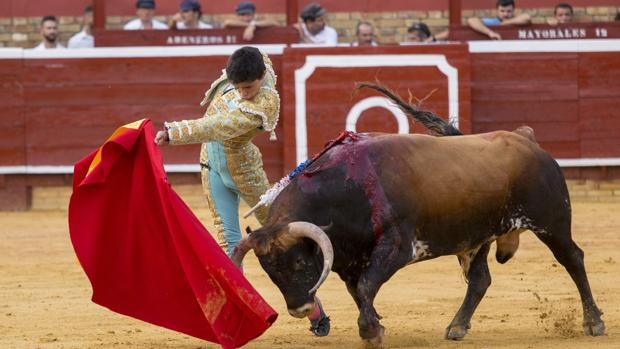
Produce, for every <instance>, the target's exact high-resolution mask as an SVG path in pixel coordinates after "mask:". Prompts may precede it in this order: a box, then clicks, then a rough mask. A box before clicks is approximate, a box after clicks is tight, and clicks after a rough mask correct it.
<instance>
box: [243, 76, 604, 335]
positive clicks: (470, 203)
mask: <svg viewBox="0 0 620 349" xmlns="http://www.w3.org/2000/svg"><path fill="white" fill-rule="evenodd" d="M359 87H360V88H372V89H374V90H377V91H379V92H381V93H383V94H385V95H386V96H387V97H389V98H390V99H391V100H392V101H393V102H394V103H395V104H396V105H397V106H398V107H399V108H401V109H402V110H403V111H404V112H406V113H407V114H408V115H410V116H411V117H413V119H414V120H415V121H417V122H420V123H422V124H423V125H424V126H425V127H427V128H428V129H429V130H431V131H432V133H434V136H433V135H420V134H406V135H403V134H381V133H376V134H354V133H349V134H345V135H343V136H342V137H340V138H339V139H338V140H336V141H334V142H332V144H330V145H329V146H328V147H327V148H326V149H325V150H324V151H323V152H322V154H320V156H318V157H316V158H315V159H314V160H313V161H312V162H311V163H310V165H308V166H307V167H306V168H305V169H304V170H303V171H302V172H301V173H300V174H298V175H297V176H296V177H295V178H294V179H293V180H292V181H291V182H290V184H288V186H287V187H286V188H284V190H283V191H282V192H281V193H280V194H279V196H278V197H277V198H276V199H275V201H274V202H273V203H272V205H271V208H270V211H269V217H268V219H267V221H266V224H265V225H264V226H263V227H261V228H260V229H257V230H256V231H254V232H251V231H249V233H250V234H248V236H246V237H245V238H244V239H242V241H241V242H240V243H239V244H238V246H237V248H236V249H235V251H234V254H233V257H232V258H233V261H234V262H235V263H237V265H241V263H242V260H243V257H244V256H245V255H246V253H247V252H248V251H249V250H253V251H254V253H255V254H256V256H257V258H258V260H259V262H260V265H261V266H262V268H263V269H264V270H265V271H266V272H267V274H268V275H269V277H270V278H271V280H272V281H273V282H274V283H275V284H276V285H277V287H278V288H279V289H280V291H281V292H282V294H283V296H284V299H285V301H286V305H287V308H288V311H289V313H290V314H291V315H292V316H295V317H304V316H306V315H308V313H309V312H310V311H311V310H312V309H313V308H314V299H315V298H314V294H315V292H316V290H317V289H318V288H319V286H320V285H321V283H323V281H324V280H325V279H326V277H327V275H328V273H329V271H330V270H333V271H334V272H336V273H337V274H338V275H339V276H340V278H341V279H342V280H343V281H344V283H345V284H346V287H347V290H348V291H349V293H350V294H351V296H352V297H353V300H354V301H355V304H356V305H357V307H358V308H359V317H358V321H357V323H358V326H359V335H360V337H361V338H362V339H364V340H367V341H368V342H369V343H371V344H375V345H378V344H380V343H381V341H382V338H383V335H384V327H383V326H382V325H381V324H380V322H379V320H380V319H381V317H380V316H379V315H378V314H377V311H376V310H375V307H374V305H373V301H374V299H375V297H376V295H377V292H378V290H379V288H380V287H381V285H383V284H384V283H385V282H386V281H388V280H389V279H390V277H391V276H392V275H394V273H395V272H396V271H398V270H399V269H400V268H403V267H404V266H406V265H409V264H413V263H417V262H421V261H425V260H429V259H433V258H437V257H439V256H445V255H456V256H457V257H458V261H459V263H460V265H461V268H462V269H463V273H464V275H465V277H466V280H467V281H468V283H467V292H466V295H465V298H464V301H463V303H462V305H461V307H460V308H459V309H458V311H457V313H456V315H455V316H454V318H453V319H452V321H451V322H450V324H449V325H448V327H447V328H446V331H445V338H446V339H455V340H458V339H462V338H464V336H465V335H466V333H467V330H468V329H469V328H470V320H471V318H472V315H473V313H474V311H475V309H476V307H477V306H478V304H479V303H480V301H481V300H482V298H483V296H484V294H485V292H486V290H487V288H488V287H489V286H490V284H491V275H490V273H489V268H488V265H487V255H488V253H489V247H490V245H491V243H493V242H496V244H497V252H496V255H495V257H496V260H497V261H498V262H499V263H506V262H507V261H508V260H509V259H510V258H511V257H512V256H513V255H514V253H515V252H516V250H517V248H518V245H519V234H520V233H522V232H523V231H525V230H530V231H532V232H533V233H534V234H535V235H536V236H537V237H538V238H539V239H540V240H541V241H542V242H543V243H544V244H545V245H546V246H547V247H548V248H549V249H550V250H551V252H552V253H553V255H554V257H555V258H556V259H557V261H558V262H559V263H560V264H562V265H563V266H564V268H565V269H566V271H567V272H568V273H569V274H570V276H571V278H572V279H573V281H574V282H575V284H576V286H577V289H578V291H579V294H580V296H581V303H582V306H583V329H584V333H585V334H586V335H592V336H600V335H603V334H604V332H605V325H604V322H603V321H602V319H601V314H602V313H601V311H600V310H599V308H598V307H597V306H596V304H595V302H594V299H593V297H592V292H591V290H590V286H589V283H588V279H587V275H586V271H585V267H584V260H583V257H584V254H583V251H582V250H581V249H580V248H579V247H578V246H577V244H576V243H575V242H574V241H573V240H572V237H571V205H570V199H569V194H568V190H567V188H566V182H565V179H564V177H563V175H562V172H561V170H560V167H559V166H558V164H557V163H556V161H555V160H554V159H553V158H552V157H551V156H550V155H549V154H548V153H547V152H546V151H544V150H543V149H542V148H540V147H539V146H538V144H537V143H536V141H535V138H534V133H533V131H532V129H530V128H529V127H521V128H519V129H517V130H516V131H514V132H508V131H497V132H490V133H484V134H477V135H462V134H461V132H460V131H459V130H458V129H456V128H455V127H453V126H452V125H450V124H449V123H447V122H445V121H444V120H443V119H441V118H439V117H438V116H436V115H435V114H433V113H430V112H427V111H422V110H420V109H419V108H418V107H416V106H413V105H411V104H409V103H406V102H404V101H403V100H402V99H400V98H399V97H398V96H397V95H396V94H394V93H393V92H391V91H390V90H388V89H386V88H384V87H383V86H380V85H377V84H367V83H364V84H361V85H360V86H359ZM438 136H439V137H438ZM441 136H457V137H441Z"/></svg>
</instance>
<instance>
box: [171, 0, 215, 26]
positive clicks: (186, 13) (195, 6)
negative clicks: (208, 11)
mask: <svg viewBox="0 0 620 349" xmlns="http://www.w3.org/2000/svg"><path fill="white" fill-rule="evenodd" d="M201 17H202V8H201V6H200V3H199V2H198V0H183V1H181V5H180V6H179V12H177V13H176V14H175V15H174V16H173V17H172V20H171V21H170V29H211V28H213V26H212V25H211V24H207V23H205V22H203V21H201V20H200V18H201Z"/></svg>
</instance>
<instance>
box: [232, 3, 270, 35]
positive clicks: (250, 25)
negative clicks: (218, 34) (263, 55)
mask: <svg viewBox="0 0 620 349" xmlns="http://www.w3.org/2000/svg"><path fill="white" fill-rule="evenodd" d="M235 13H236V14H237V16H236V18H231V19H227V20H225V21H224V28H235V27H243V28H245V29H244V30H243V40H246V41H251V40H252V39H254V32H255V31H256V28H264V27H273V26H277V25H278V22H276V21H274V20H270V19H262V20H259V19H257V17H256V5H254V3H252V2H240V3H239V4H237V7H235Z"/></svg>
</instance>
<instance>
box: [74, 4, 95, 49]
mask: <svg viewBox="0 0 620 349" xmlns="http://www.w3.org/2000/svg"><path fill="white" fill-rule="evenodd" d="M82 22H83V24H84V26H83V27H82V31H81V32H79V33H77V34H75V35H73V36H72V37H71V39H69V43H68V44H67V46H68V47H69V48H91V47H95V38H94V37H93V7H92V6H91V5H88V6H86V8H85V9H84V17H83V18H82Z"/></svg>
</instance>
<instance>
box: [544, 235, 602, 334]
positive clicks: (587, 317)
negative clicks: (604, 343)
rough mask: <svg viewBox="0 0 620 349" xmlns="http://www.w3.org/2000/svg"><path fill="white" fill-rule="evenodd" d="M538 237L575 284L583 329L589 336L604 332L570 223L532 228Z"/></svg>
mask: <svg viewBox="0 0 620 349" xmlns="http://www.w3.org/2000/svg"><path fill="white" fill-rule="evenodd" d="M534 233H535V234H536V236H538V238H539V239H540V240H541V241H542V242H544V243H545V245H547V247H549V249H550V250H551V252H553V255H554V256H555V259H557V260H558V262H560V264H562V265H563V266H564V268H565V269H566V271H567V272H568V273H569V274H570V277H571V278H572V279H573V281H574V282H575V285H577V289H578V290H579V295H580V296H581V304H582V306H583V331H584V333H585V334H586V335H589V336H602V335H604V334H605V323H604V322H603V320H601V314H602V313H601V311H600V310H599V308H598V307H597V306H596V303H595V302H594V298H593V297H592V291H591V290H590V284H589V283H588V276H587V275H586V269H585V265H584V262H583V251H582V250H581V249H580V248H579V246H577V244H576V243H575V242H574V241H573V240H572V238H571V235H570V223H562V224H561V225H560V226H558V227H553V228H547V229H546V230H538V229H537V230H534Z"/></svg>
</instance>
